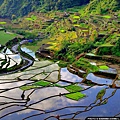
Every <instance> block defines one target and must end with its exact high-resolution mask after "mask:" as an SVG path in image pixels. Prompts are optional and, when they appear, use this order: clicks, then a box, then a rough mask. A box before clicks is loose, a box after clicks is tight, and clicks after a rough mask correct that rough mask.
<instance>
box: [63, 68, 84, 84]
mask: <svg viewBox="0 0 120 120" xmlns="http://www.w3.org/2000/svg"><path fill="white" fill-rule="evenodd" d="M61 79H62V80H66V81H70V82H81V81H82V78H80V77H78V76H77V75H74V74H72V73H70V72H69V71H68V70H67V68H61Z"/></svg>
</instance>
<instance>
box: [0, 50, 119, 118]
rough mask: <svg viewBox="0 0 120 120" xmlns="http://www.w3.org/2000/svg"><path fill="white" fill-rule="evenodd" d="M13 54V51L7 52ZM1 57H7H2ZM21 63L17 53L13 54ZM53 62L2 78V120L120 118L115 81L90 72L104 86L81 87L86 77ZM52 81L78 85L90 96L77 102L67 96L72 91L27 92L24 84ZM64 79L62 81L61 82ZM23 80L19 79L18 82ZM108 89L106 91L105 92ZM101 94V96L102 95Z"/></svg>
mask: <svg viewBox="0 0 120 120" xmlns="http://www.w3.org/2000/svg"><path fill="white" fill-rule="evenodd" d="M22 50H24V51H25V52H27V53H30V54H31V55H32V56H33V57H34V58H35V54H34V53H33V52H32V51H30V50H28V49H27V48H22ZM7 53H9V51H8V52H7ZM0 56H1V58H2V57H4V56H2V54H0ZM9 56H10V57H11V58H12V59H13V58H14V60H17V61H18V60H19V59H20V58H19V57H18V55H17V54H15V55H9ZM59 70H60V68H59V66H58V65H57V64H56V63H52V62H50V61H43V62H41V61H36V62H35V63H34V64H33V66H31V67H30V68H28V69H26V70H25V71H23V72H18V73H14V74H10V75H6V76H1V77H0V118H1V120H16V119H17V120H22V119H23V120H25V119H29V120H43V119H46V118H48V120H60V119H68V118H71V119H85V118H86V117H88V116H115V115H117V114H118V115H120V114H119V113H120V104H119V98H120V97H119V93H120V90H119V89H118V90H116V89H111V88H109V86H108V85H111V84H112V80H111V79H107V78H100V77H97V76H95V75H94V74H92V73H90V74H89V75H88V76H87V79H88V80H91V81H93V82H95V83H99V84H101V85H102V84H105V85H104V86H97V85H96V86H95V85H94V86H93V87H90V86H85V85H84V84H82V85H81V84H80V82H81V81H82V80H83V78H80V77H78V76H77V75H74V74H72V73H70V72H69V71H68V70H67V68H61V71H60V75H59ZM41 77H43V78H42V79H43V80H49V81H52V82H55V83H57V84H59V85H61V86H67V85H70V84H71V83H78V85H79V86H82V87H83V88H84V90H83V91H82V93H84V94H86V96H87V97H85V98H84V99H81V100H79V101H74V100H71V99H68V98H66V97H65V94H67V93H68V91H67V90H66V89H64V88H60V87H41V86H40V87H39V88H36V89H31V90H27V91H23V90H21V89H20V87H21V86H23V85H28V84H29V85H30V84H32V83H34V82H36V80H40V79H41ZM59 77H60V79H59ZM18 78H19V79H18ZM104 90H105V92H104ZM100 94H101V96H100Z"/></svg>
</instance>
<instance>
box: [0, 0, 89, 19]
mask: <svg viewBox="0 0 120 120" xmlns="http://www.w3.org/2000/svg"><path fill="white" fill-rule="evenodd" d="M89 1H90V0H75V1H74V0H49V1H48V0H0V11H1V12H0V17H11V16H12V15H13V14H14V15H16V16H24V15H26V14H28V13H29V12H31V11H44V12H45V11H49V10H61V9H66V8H69V7H74V6H79V5H83V4H86V3H88V2H89Z"/></svg>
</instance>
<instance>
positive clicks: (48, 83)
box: [33, 80, 51, 87]
mask: <svg viewBox="0 0 120 120" xmlns="http://www.w3.org/2000/svg"><path fill="white" fill-rule="evenodd" d="M50 84H51V83H50V82H47V81H44V80H41V81H38V82H35V83H34V84H33V86H34V85H35V86H43V87H46V86H48V85H50Z"/></svg>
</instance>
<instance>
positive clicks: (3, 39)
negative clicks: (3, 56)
mask: <svg viewBox="0 0 120 120" xmlns="http://www.w3.org/2000/svg"><path fill="white" fill-rule="evenodd" d="M16 36H17V35H16V34H14V33H6V32H5V31H3V30H2V31H0V44H2V45H5V44H6V43H7V42H8V41H9V40H12V39H13V38H15V37H16Z"/></svg>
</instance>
